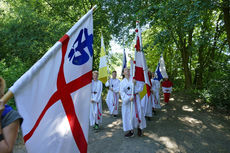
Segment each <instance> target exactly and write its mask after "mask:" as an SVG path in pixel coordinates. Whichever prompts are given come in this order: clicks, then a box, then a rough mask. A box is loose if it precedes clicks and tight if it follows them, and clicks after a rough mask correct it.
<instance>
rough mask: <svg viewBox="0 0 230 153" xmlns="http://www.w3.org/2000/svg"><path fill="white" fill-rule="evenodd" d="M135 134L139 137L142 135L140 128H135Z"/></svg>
mask: <svg viewBox="0 0 230 153" xmlns="http://www.w3.org/2000/svg"><path fill="white" fill-rule="evenodd" d="M137 135H138V136H139V137H140V136H142V130H141V129H140V128H138V129H137Z"/></svg>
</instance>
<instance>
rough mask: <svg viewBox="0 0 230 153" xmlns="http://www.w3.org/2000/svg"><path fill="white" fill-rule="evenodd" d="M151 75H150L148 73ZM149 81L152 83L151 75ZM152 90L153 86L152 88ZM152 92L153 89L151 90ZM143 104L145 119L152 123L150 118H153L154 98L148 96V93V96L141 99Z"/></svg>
mask: <svg viewBox="0 0 230 153" xmlns="http://www.w3.org/2000/svg"><path fill="white" fill-rule="evenodd" d="M148 75H149V73H148ZM149 81H151V79H150V75H149ZM143 85H145V83H144V82H143ZM150 88H151V86H150ZM150 91H151V89H150ZM141 104H142V107H143V109H144V114H145V117H146V118H147V119H148V120H149V121H150V118H151V117H152V105H153V104H152V96H151V94H150V96H148V93H146V95H145V96H144V97H143V98H142V99H141Z"/></svg>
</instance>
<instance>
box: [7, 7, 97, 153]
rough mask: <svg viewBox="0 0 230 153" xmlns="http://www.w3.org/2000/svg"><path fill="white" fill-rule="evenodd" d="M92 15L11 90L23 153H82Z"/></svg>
mask: <svg viewBox="0 0 230 153" xmlns="http://www.w3.org/2000/svg"><path fill="white" fill-rule="evenodd" d="M92 13H93V9H92V10H90V11H89V12H88V13H87V14H85V15H84V16H83V17H82V18H81V19H80V20H79V21H78V22H77V23H76V24H75V25H74V26H73V27H72V28H71V29H70V30H69V31H68V32H67V33H66V34H65V35H64V36H63V37H62V38H61V39H60V40H59V41H58V42H56V44H55V45H54V46H53V47H52V48H51V49H49V51H48V52H47V53H46V54H45V55H44V56H43V57H42V58H41V59H40V60H39V61H38V62H36V63H35V64H34V65H33V66H32V67H31V68H30V69H29V70H28V71H27V72H26V73H25V74H24V75H23V76H22V77H21V78H19V79H18V80H17V81H16V82H15V83H14V85H13V86H12V87H11V88H10V91H12V92H13V94H14V97H15V100H16V105H17V109H18V111H19V113H20V114H21V116H22V117H23V119H24V120H23V123H22V126H21V127H22V132H23V137H24V142H25V145H26V149H27V152H28V153H76V152H81V153H86V152H87V142H88V128H89V104H90V96H88V95H89V94H90V93H91V81H92V58H93V48H92V47H93V16H92Z"/></svg>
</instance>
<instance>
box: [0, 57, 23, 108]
mask: <svg viewBox="0 0 230 153" xmlns="http://www.w3.org/2000/svg"><path fill="white" fill-rule="evenodd" d="M10 61H11V62H10V63H7V62H6V61H5V60H4V59H2V60H1V61H0V76H2V77H3V78H4V79H5V81H6V91H8V88H10V87H11V86H12V85H13V84H14V82H15V81H17V79H19V78H20V76H21V75H22V74H23V73H24V72H25V71H26V70H27V66H26V65H25V64H24V63H23V62H22V61H21V60H20V59H18V58H15V59H12V60H10ZM7 104H8V105H10V106H12V107H13V108H14V109H16V106H15V102H14V99H11V100H10V101H9V102H8V103H7Z"/></svg>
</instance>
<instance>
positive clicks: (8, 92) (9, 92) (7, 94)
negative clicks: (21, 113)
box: [1, 90, 14, 104]
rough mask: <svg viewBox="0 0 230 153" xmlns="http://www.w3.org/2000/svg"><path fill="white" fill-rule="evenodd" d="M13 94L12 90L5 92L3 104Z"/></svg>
mask: <svg viewBox="0 0 230 153" xmlns="http://www.w3.org/2000/svg"><path fill="white" fill-rule="evenodd" d="M13 96H14V94H13V93H12V92H11V91H10V90H8V91H7V93H6V94H4V96H2V98H1V100H2V101H3V104H6V103H7V102H8V101H9V100H10V99H11V98H12V97H13Z"/></svg>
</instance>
